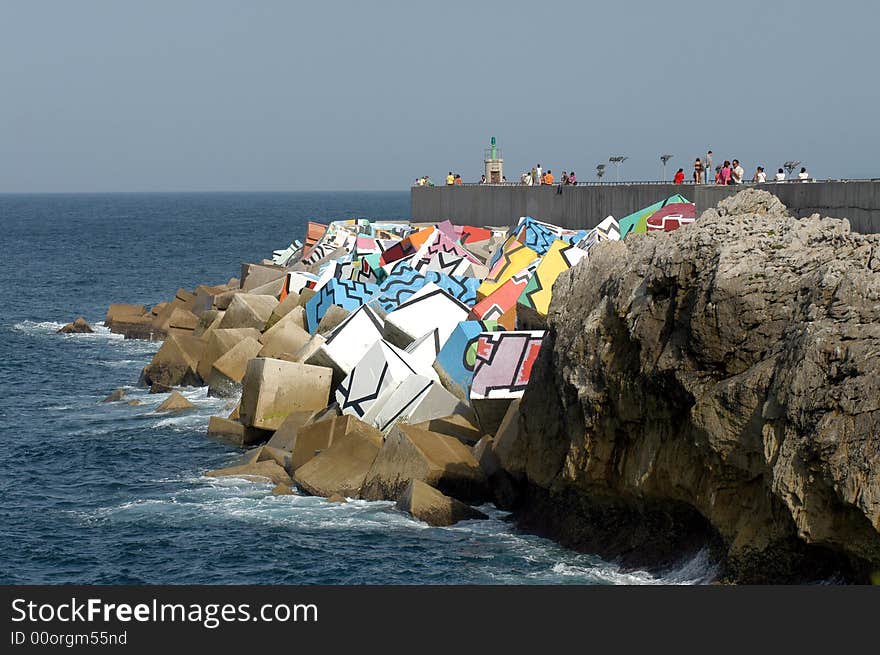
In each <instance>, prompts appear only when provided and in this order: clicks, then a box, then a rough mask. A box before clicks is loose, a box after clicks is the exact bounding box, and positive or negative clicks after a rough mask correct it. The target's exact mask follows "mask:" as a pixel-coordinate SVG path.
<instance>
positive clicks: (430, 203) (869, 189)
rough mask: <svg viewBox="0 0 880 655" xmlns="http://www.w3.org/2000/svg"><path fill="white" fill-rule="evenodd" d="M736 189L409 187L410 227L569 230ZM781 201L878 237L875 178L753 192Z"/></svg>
mask: <svg viewBox="0 0 880 655" xmlns="http://www.w3.org/2000/svg"><path fill="white" fill-rule="evenodd" d="M746 186H751V185H740V186H716V185H714V184H708V185H696V186H695V185H693V184H682V185H675V184H671V183H669V184H664V183H650V182H646V183H620V184H613V183H607V184H584V185H578V186H574V187H564V188H563V192H562V194H561V195H560V194H557V192H556V187H555V186H554V187H526V186H521V185H514V184H509V185H464V186H451V187H447V186H436V187H413V189H412V192H411V194H410V198H411V211H412V214H411V215H412V220H413V221H416V222H431V221H439V220H444V219H449V220H451V221H452V222H453V223H458V224H470V225H497V226H501V225H512V224H513V223H514V222H515V221H516V220H517V219H518V218H519V217H520V216H532V217H534V218H537V219H539V220H543V221H549V222H550V223H554V224H556V225H561V226H563V227H568V228H590V227H593V226H594V225H596V223H598V222H599V221H601V220H602V219H603V218H605V217H606V216H608V215H609V214H611V215H613V216H614V217H615V218H618V219H620V218H622V217H624V216H626V215H627V214H631V213H632V212H634V211H637V210H639V209H641V208H643V207H646V206H648V205H650V204H653V203H655V202H657V201H659V200H663V199H665V198H668V197H669V196H671V195H674V194H676V193H680V194H681V195H683V196H684V197H686V198H687V199H688V200H691V201H693V202H694V203H696V206H697V215H699V214H700V213H701V212H703V211H704V210H706V209H708V208H709V207H713V206H714V205H715V204H716V203H717V202H718V201H719V200H721V199H722V198H724V197H726V196H729V195H732V194H734V193H736V192H737V191H739V190H740V189H742V188H745V187H746ZM755 186H758V188H761V189H765V190H767V191H769V192H770V193H772V194H774V195H776V196H777V197H779V199H780V200H781V201H782V202H783V203H785V205H786V206H787V207H788V208H789V210H790V211H791V212H792V214H793V215H795V216H798V217H804V216H809V215H810V214H813V213H819V214H821V215H823V216H832V217H834V218H848V219H849V221H850V224H851V225H852V228H853V230H855V231H856V232H862V233H877V232H880V179H878V180H853V181H837V180H835V181H822V182H807V183H803V182H784V183H770V184H761V185H755Z"/></svg>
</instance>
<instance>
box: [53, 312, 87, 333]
mask: <svg viewBox="0 0 880 655" xmlns="http://www.w3.org/2000/svg"><path fill="white" fill-rule="evenodd" d="M92 332H94V330H93V329H92V326H91V325H89V324H88V322H87V321H86V319H84V318H83V317H82V316H77V317H76V319H74V321H73V323H68V324H67V325H65V326H64V327H63V328H60V329H59V330H58V334H90V333H92Z"/></svg>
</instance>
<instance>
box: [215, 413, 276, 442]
mask: <svg viewBox="0 0 880 655" xmlns="http://www.w3.org/2000/svg"><path fill="white" fill-rule="evenodd" d="M208 436H209V437H213V438H215V439H219V440H220V441H223V442H224V443H228V444H231V445H233V446H240V447H246V446H253V445H255V444H260V443H263V442H265V441H266V440H267V439H268V438H269V437H270V436H272V433H271V432H269V431H267V430H260V429H258V428H246V427H245V426H243V425H242V424H241V423H240V422H238V421H236V420H233V419H228V418H223V417H221V416H212V417H211V418H209V419H208Z"/></svg>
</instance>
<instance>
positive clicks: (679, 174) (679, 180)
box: [672, 168, 684, 184]
mask: <svg viewBox="0 0 880 655" xmlns="http://www.w3.org/2000/svg"><path fill="white" fill-rule="evenodd" d="M672 181H673V183H675V184H684V169H683V168H679V169H678V170H677V171H676V172H675V177H674V178H672Z"/></svg>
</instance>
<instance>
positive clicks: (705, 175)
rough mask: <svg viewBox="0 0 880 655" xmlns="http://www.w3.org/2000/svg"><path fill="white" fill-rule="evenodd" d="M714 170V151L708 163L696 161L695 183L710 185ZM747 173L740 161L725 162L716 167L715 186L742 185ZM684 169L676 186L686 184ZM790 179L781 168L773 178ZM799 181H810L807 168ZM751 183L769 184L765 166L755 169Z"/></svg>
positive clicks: (707, 154) (800, 175)
mask: <svg viewBox="0 0 880 655" xmlns="http://www.w3.org/2000/svg"><path fill="white" fill-rule="evenodd" d="M711 170H712V151H711V150H710V151H709V152H707V153H706V161H705V163H704V162H703V160H702V159H700V158H699V157H697V158H696V160H694V173H693V182H694V184H709V183H710V182H709V173H710V171H711ZM745 174H746V171H745V169H744V168H743V167H742V164H740V162H739V160H738V159H734V160H733V161H729V160H726V159H725V160H724V163H723V164H722V165H721V166H716V167H715V184H720V185H727V184H742V183H743V181H744V178H745ZM684 177H685V174H684V169H683V168H679V169H678V170H677V171H676V173H675V177H674V178H673V180H672V181H673V182H674V183H675V184H684ZM787 179H788V177H787V176H786V174H785V171H784V170H783V169H782V168H780V169H779V170H778V171H777V172H776V175H775V176H774V177H773V182H785V181H787ZM797 179H798V181H800V182H806V181H808V180H809V179H810V174H809V173H808V172H807V169H806V168H803V167H802V168H801V171H800V173H798V176H797ZM751 182H754V183H756V184H763V183H764V182H767V172H766V171H765V170H764V167H763V166H758V167H757V168H756V169H755V173H754V175H752V179H751Z"/></svg>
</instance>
